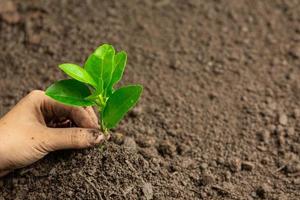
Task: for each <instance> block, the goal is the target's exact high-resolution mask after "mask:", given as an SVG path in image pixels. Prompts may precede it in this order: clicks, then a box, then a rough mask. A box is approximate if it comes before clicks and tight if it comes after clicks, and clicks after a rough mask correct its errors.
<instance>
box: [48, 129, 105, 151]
mask: <svg viewBox="0 0 300 200" xmlns="http://www.w3.org/2000/svg"><path fill="white" fill-rule="evenodd" d="M104 140H105V136H104V135H103V133H102V132H100V130H98V129H85V128H47V142H46V144H47V147H46V150H48V151H56V150H61V149H82V148H87V147H92V146H95V145H97V144H100V143H101V142H103V141H104Z"/></svg>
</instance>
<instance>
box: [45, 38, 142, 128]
mask: <svg viewBox="0 0 300 200" xmlns="http://www.w3.org/2000/svg"><path fill="white" fill-rule="evenodd" d="M126 61H127V55H126V53H125V52H124V51H121V52H118V53H116V52H115V49H114V48H113V46H112V45H109V44H103V45H101V46H100V47H98V48H97V49H96V50H95V51H94V52H93V53H92V54H91V55H90V56H89V57H88V59H87V60H86V62H85V64H84V66H83V67H80V66H79V65H76V64H71V63H65V64H61V65H59V68H60V69H61V70H62V71H64V72H65V73H66V74H67V75H68V76H69V77H71V79H66V80H60V81H58V82H55V83H54V84H52V85H51V86H50V87H49V88H48V89H47V90H46V95H48V96H49V97H51V98H53V99H55V100H56V101H59V102H61V103H63V104H66V105H70V106H96V107H97V110H98V112H99V125H100V126H101V129H102V131H103V132H104V133H105V134H107V133H108V131H109V129H111V128H114V127H115V126H116V125H117V124H118V122H119V121H120V120H121V119H122V118H123V117H124V116H125V114H126V113H127V112H128V111H129V110H130V109H131V108H132V107H133V106H134V105H135V104H136V103H137V101H138V100H139V98H140V96H141V93H142V91H143V87H142V86H141V85H128V86H123V87H120V88H118V89H115V85H116V84H117V83H118V82H119V81H120V80H121V78H122V75H123V72H124V69H125V66H126Z"/></svg>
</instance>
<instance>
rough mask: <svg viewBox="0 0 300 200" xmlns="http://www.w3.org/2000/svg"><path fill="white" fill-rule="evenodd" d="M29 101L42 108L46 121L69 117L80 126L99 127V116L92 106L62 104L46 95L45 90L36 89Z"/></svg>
mask: <svg viewBox="0 0 300 200" xmlns="http://www.w3.org/2000/svg"><path fill="white" fill-rule="evenodd" d="M28 99H29V102H31V103H33V104H34V105H37V106H38V107H39V109H40V110H41V114H42V115H43V117H44V119H45V121H50V120H51V119H53V118H58V119H60V118H69V119H71V120H72V121H74V123H75V124H76V125H77V126H78V127H82V128H98V127H99V125H98V122H97V116H96V114H95V112H92V110H93V109H92V107H87V108H83V107H74V106H67V105H64V104H61V103H59V102H57V101H55V100H53V99H51V98H50V97H48V96H46V95H45V93H44V92H43V91H39V90H35V91H33V92H31V93H30V95H29V97H28Z"/></svg>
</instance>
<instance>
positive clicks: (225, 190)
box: [0, 0, 300, 200]
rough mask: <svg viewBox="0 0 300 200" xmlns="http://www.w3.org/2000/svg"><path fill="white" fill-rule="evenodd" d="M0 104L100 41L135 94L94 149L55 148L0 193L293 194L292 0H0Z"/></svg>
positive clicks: (298, 191)
mask: <svg viewBox="0 0 300 200" xmlns="http://www.w3.org/2000/svg"><path fill="white" fill-rule="evenodd" d="M0 19H1V20H0V69H1V72H0V114H1V115H3V114H4V113H6V112H7V111H8V110H9V109H10V108H11V107H13V106H14V105H15V104H16V103H17V102H18V101H19V100H20V99H21V98H22V97H23V96H24V95H26V94H27V93H28V92H29V91H31V90H33V89H45V88H46V87H47V86H49V84H51V83H52V82H53V81H55V80H57V79H62V78H64V75H63V73H61V72H60V71H59V69H58V68H57V65H58V64H60V63H63V62H75V63H79V64H82V63H83V62H84V61H85V58H86V57H87V56H88V55H89V53H90V52H91V51H92V50H93V49H94V48H95V47H96V46H97V45H99V44H101V43H111V44H113V45H114V46H116V48H117V49H118V50H122V49H124V50H126V51H127V52H128V55H129V60H128V67H127V71H126V73H125V75H124V81H123V83H142V84H143V85H144V87H145V89H144V94H143V98H142V100H141V102H140V103H139V105H138V107H137V108H136V109H135V110H134V111H132V112H131V113H130V115H128V116H127V117H126V118H125V120H123V121H122V123H121V124H120V125H119V127H118V128H117V129H115V130H113V132H114V133H115V135H114V137H113V138H112V139H111V141H109V142H108V144H107V146H106V149H104V150H100V149H99V148H94V149H88V150H79V151H76V150H69V151H61V152H55V153H52V154H50V155H49V156H47V157H46V158H44V159H42V160H41V161H39V162H37V163H36V164H34V165H31V166H28V167H26V168H24V169H20V170H16V171H14V172H13V173H11V174H9V175H8V176H6V177H4V178H2V179H0V199H1V200H3V199H278V200H285V199H288V200H293V199H294V200H296V199H300V157H299V155H300V1H299V0H286V1H284V0H266V1H259V0H231V1H225V0H212V1H204V0H185V1H181V0H153V1H139V0H128V1H118V0H106V1H104V0H103V1H97V0H87V1H80V0H76V1H75V0H51V1H50V0H47V1H37V0H31V1H30V0H28V1H21V0H19V1H13V2H11V1H7V0H0Z"/></svg>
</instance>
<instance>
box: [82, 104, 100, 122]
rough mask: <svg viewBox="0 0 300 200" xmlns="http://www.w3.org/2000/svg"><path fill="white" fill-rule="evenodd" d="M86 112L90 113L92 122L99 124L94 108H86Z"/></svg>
mask: <svg viewBox="0 0 300 200" xmlns="http://www.w3.org/2000/svg"><path fill="white" fill-rule="evenodd" d="M85 110H86V111H87V112H88V113H89V115H90V117H91V118H92V120H93V121H94V123H96V124H98V117H97V115H96V113H95V111H94V109H93V107H91V106H89V107H86V108H85Z"/></svg>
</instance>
